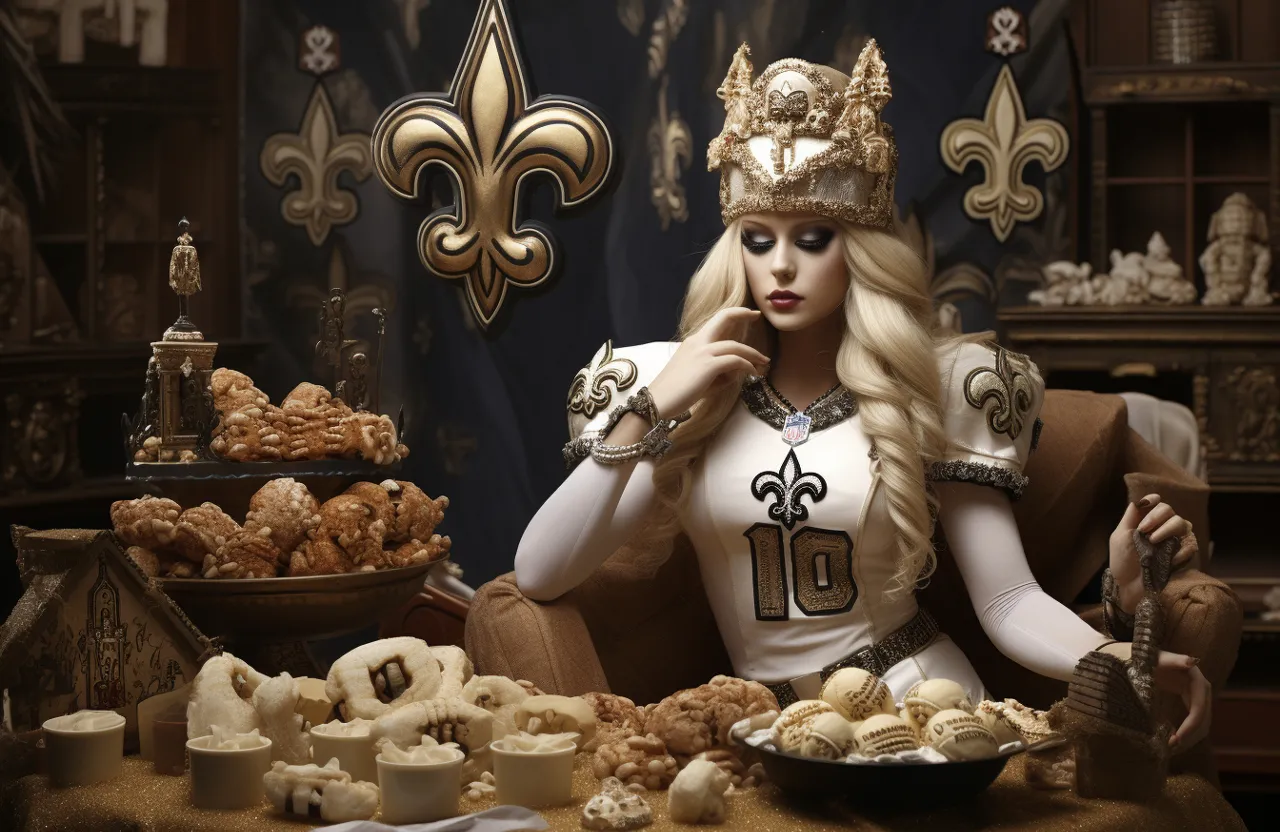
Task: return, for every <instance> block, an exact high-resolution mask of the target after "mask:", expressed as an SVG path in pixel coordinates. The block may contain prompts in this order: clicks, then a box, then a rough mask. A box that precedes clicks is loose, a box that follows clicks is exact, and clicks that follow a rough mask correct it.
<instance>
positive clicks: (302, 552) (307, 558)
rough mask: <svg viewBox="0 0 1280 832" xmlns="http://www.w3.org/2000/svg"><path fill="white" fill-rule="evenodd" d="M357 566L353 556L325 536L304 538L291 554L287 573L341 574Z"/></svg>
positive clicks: (295, 575) (298, 574) (290, 575)
mask: <svg viewBox="0 0 1280 832" xmlns="http://www.w3.org/2000/svg"><path fill="white" fill-rule="evenodd" d="M354 568H355V564H354V563H353V562H352V561H351V557H350V556H349V555H348V554H347V553H346V552H345V551H343V549H342V547H341V546H339V545H338V544H337V543H334V542H333V541H332V540H330V539H328V538H324V537H320V538H316V539H315V540H304V541H303V542H302V545H301V546H299V547H298V548H297V549H295V550H293V552H292V553H290V555H289V566H288V568H287V569H286V571H285V574H286V575H288V576H289V577H291V578H296V577H301V576H303V575H339V574H341V573H343V572H350V571H352V570H353V569H354Z"/></svg>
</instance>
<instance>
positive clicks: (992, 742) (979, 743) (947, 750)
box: [924, 709, 999, 761]
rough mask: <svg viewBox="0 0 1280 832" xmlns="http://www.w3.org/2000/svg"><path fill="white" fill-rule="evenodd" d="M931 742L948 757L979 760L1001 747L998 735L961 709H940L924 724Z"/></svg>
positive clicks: (989, 755)
mask: <svg viewBox="0 0 1280 832" xmlns="http://www.w3.org/2000/svg"><path fill="white" fill-rule="evenodd" d="M924 734H925V738H926V740H927V742H928V743H929V745H931V746H933V747H934V748H935V749H937V750H938V751H939V752H941V753H942V755H943V756H945V757H946V758H947V759H948V760H952V761H958V760H980V759H982V758H983V757H994V756H995V755H996V752H997V751H998V750H999V746H998V745H997V744H996V738H995V736H994V735H993V734H992V733H991V732H990V731H988V730H987V727H986V726H985V725H983V724H982V720H981V719H979V718H978V717H976V716H974V715H973V714H967V713H965V712H964V711H961V710H956V709H952V710H947V711H939V712H938V713H936V714H934V715H933V717H932V718H930V720H929V722H928V723H927V724H926V725H925V729H924Z"/></svg>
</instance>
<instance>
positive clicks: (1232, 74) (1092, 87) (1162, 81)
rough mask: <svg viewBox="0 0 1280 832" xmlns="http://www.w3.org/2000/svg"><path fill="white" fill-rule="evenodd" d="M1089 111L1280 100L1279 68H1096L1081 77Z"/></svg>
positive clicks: (1210, 65) (1263, 65)
mask: <svg viewBox="0 0 1280 832" xmlns="http://www.w3.org/2000/svg"><path fill="white" fill-rule="evenodd" d="M1082 75H1083V78H1082V81H1083V88H1084V99H1085V103H1086V104H1088V105H1090V106H1097V105H1110V104H1135V103H1148V104H1158V103H1168V102H1182V103H1194V102H1216V101H1222V100H1223V99H1224V98H1229V99H1231V100H1233V101H1273V100H1280V64H1278V63H1261V64H1259V63H1235V62H1230V61H1221V62H1213V63H1203V64H1177V65H1174V64H1145V65H1139V66H1114V67H1112V66H1095V67H1089V68H1087V69H1085V70H1084V71H1083V73H1082Z"/></svg>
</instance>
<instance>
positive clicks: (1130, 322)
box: [997, 305, 1280, 361]
mask: <svg viewBox="0 0 1280 832" xmlns="http://www.w3.org/2000/svg"><path fill="white" fill-rule="evenodd" d="M997 317H998V319H999V320H1000V322H1001V324H1003V326H1004V329H1005V333H1006V338H1007V340H1009V341H1013V342H1017V343H1020V344H1032V343H1035V344H1055V343H1056V344H1071V343H1075V344H1086V343H1087V344H1104V345H1109V347H1110V348H1111V349H1112V351H1113V352H1117V351H1116V348H1117V347H1119V346H1121V345H1124V344H1150V343H1153V342H1164V343H1172V344H1202V345H1206V346H1222V345H1227V344H1232V343H1238V344H1251V345H1254V344H1270V345H1277V346H1280V306H1256V307H1246V306H1200V305H1189V306H1015V307H1006V308H1004V309H1001V310H1000V311H999V313H998V315H997ZM1116 358H1117V361H1119V360H1121V356H1120V355H1119V354H1118V352H1117V356H1116ZM1124 360H1128V359H1124Z"/></svg>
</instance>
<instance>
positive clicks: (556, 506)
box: [515, 457, 656, 601]
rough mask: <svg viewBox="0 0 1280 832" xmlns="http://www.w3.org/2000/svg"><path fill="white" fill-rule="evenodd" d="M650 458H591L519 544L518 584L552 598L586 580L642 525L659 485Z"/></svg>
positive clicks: (536, 517) (542, 511)
mask: <svg viewBox="0 0 1280 832" xmlns="http://www.w3.org/2000/svg"><path fill="white" fill-rule="evenodd" d="M653 469H654V464H653V462H652V461H650V460H648V459H642V460H640V461H638V462H637V461H633V462H627V463H623V464H622V465H602V464H600V463H599V462H596V461H595V460H594V459H591V458H589V457H588V458H587V459H584V460H583V461H582V462H581V463H579V464H578V467H577V468H575V469H574V470H573V473H571V474H570V475H569V476H568V477H567V478H566V479H565V481H564V482H563V483H561V485H560V487H559V488H557V489H556V490H555V493H553V494H552V495H551V496H550V497H549V498H547V501H546V502H545V503H543V504H542V508H540V509H538V513H537V514H535V515H534V516H533V519H532V520H530V521H529V526H528V528H526V529H525V530H524V536H523V537H521V538H520V546H519V547H518V548H517V549H516V562H515V571H516V584H517V585H518V586H519V587H520V592H521V593H523V594H524V595H525V596H526V597H528V598H532V599H533V600H535V601H553V600H555V599H556V598H558V597H560V596H561V595H563V594H565V593H566V592H568V591H569V590H571V589H573V588H574V587H576V586H577V585H578V584H580V583H582V582H583V581H585V580H586V579H587V577H588V576H590V575H591V573H592V572H594V571H595V570H596V569H597V568H598V567H599V566H600V565H601V564H603V563H604V562H605V561H606V560H608V559H609V556H610V555H612V554H613V553H614V552H615V551H617V550H618V548H619V547H620V546H622V545H623V544H624V543H626V542H627V540H628V539H629V538H630V537H631V536H632V535H633V534H634V533H635V532H636V531H638V530H639V527H640V524H641V523H642V522H643V521H644V519H645V516H646V515H647V514H648V512H649V509H650V507H651V506H652V505H653V502H654V499H655V495H656V489H655V488H654V485H653Z"/></svg>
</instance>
